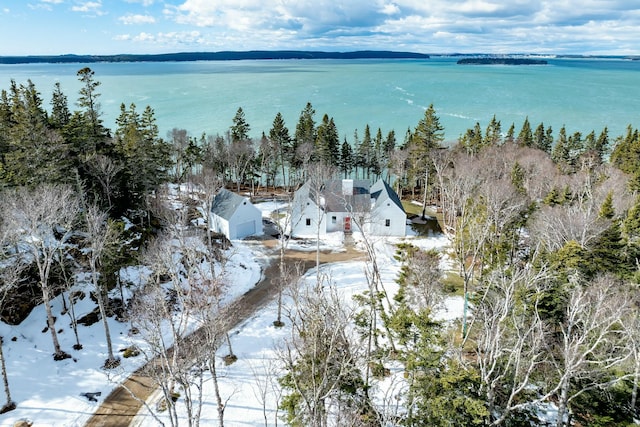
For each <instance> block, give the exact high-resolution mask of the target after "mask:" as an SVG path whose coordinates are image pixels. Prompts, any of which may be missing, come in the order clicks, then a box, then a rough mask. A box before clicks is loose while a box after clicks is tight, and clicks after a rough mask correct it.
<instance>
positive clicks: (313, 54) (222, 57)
mask: <svg viewBox="0 0 640 427" xmlns="http://www.w3.org/2000/svg"><path fill="white" fill-rule="evenodd" d="M246 59H265V60H269V59H271V60H273V59H429V55H427V54H423V53H414V52H394V51H386V50H380V51H377V50H361V51H355V52H319V51H304V50H277V51H265V50H252V51H224V52H179V53H163V54H140V55H137V54H122V55H29V56H0V64H73V63H97V62H186V61H237V60H246Z"/></svg>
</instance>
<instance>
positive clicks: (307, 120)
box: [292, 102, 316, 169]
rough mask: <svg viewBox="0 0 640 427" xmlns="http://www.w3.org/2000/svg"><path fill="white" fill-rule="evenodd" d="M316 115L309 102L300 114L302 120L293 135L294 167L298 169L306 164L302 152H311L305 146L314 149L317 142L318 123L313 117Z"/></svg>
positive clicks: (299, 120)
mask: <svg viewBox="0 0 640 427" xmlns="http://www.w3.org/2000/svg"><path fill="white" fill-rule="evenodd" d="M315 114H316V110H314V109H313V106H312V105H311V103H310V102H307V105H306V106H305V107H304V109H303V110H302V111H301V112H300V118H299V119H298V123H297V124H296V131H295V133H294V135H293V147H292V152H293V156H294V157H293V158H294V159H295V161H294V166H295V168H296V169H298V168H299V167H300V166H302V165H303V164H304V162H305V159H304V158H303V157H304V156H301V155H300V150H302V151H303V152H304V151H309V150H307V149H304V148H303V147H304V146H307V147H313V144H314V143H315V140H316V122H315V119H314V118H313V116H314V115H315Z"/></svg>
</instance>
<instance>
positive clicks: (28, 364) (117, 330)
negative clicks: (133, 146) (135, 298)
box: [0, 204, 462, 427]
mask: <svg viewBox="0 0 640 427" xmlns="http://www.w3.org/2000/svg"><path fill="white" fill-rule="evenodd" d="M260 207H261V208H262V209H263V211H264V212H265V216H267V215H268V212H270V211H272V210H273V209H275V207H274V206H273V205H271V204H264V205H261V206H260ZM408 239H410V240H411V242H412V243H413V244H415V245H419V246H421V247H424V248H442V247H444V246H446V245H447V240H446V239H445V238H444V237H442V236H431V237H428V238H424V239H422V238H415V237H408ZM393 243H394V240H380V242H376V244H375V245H374V247H375V248H376V251H377V256H378V263H379V266H380V268H381V271H382V272H383V281H384V283H385V286H386V287H388V288H387V291H388V292H390V293H393V292H395V286H396V285H395V279H396V275H397V273H398V270H399V268H400V265H399V263H398V261H396V260H395V259H394V258H393V255H394V251H395V249H394V246H393ZM325 245H326V247H325V248H326V249H331V248H333V249H338V248H339V247H340V245H341V241H340V238H339V237H338V238H336V239H335V240H332V239H329V240H328V241H327V242H326V244H325ZM314 248H315V245H314ZM289 249H302V248H300V247H296V245H295V244H292V245H290V246H289ZM266 261H267V254H266V249H265V247H264V246H263V245H262V244H261V243H260V242H240V241H234V242H233V247H232V256H231V260H230V262H229V263H228V265H227V271H228V272H229V275H228V277H230V278H233V283H231V284H230V286H229V287H228V289H229V295H228V298H229V300H232V299H234V298H236V297H238V296H240V295H242V294H243V293H245V292H246V291H247V290H248V289H250V288H251V287H252V286H254V285H255V283H257V282H258V280H259V279H260V274H261V270H262V268H263V267H264V263H265V262H266ZM364 267H365V265H364V262H362V261H356V262H348V263H334V264H326V265H324V266H322V267H321V268H322V269H323V270H325V271H328V272H330V276H331V277H332V280H333V282H334V283H335V286H336V288H337V289H338V290H339V291H340V292H342V293H343V295H344V298H345V300H349V301H350V297H351V295H353V294H356V293H360V292H362V291H363V290H364V289H366V288H367V285H366V282H365V275H364V274H363V270H364ZM126 274H127V275H128V280H130V281H131V282H133V283H137V282H139V281H140V280H144V276H145V274H146V271H145V269H144V268H142V267H141V268H129V269H127V271H126ZM314 275H315V272H314V271H310V272H308V273H307V277H313V276H314ZM305 280H306V279H304V278H303V280H302V281H301V283H303V282H304V281H305ZM53 307H54V312H55V313H56V314H57V315H58V320H57V325H58V327H59V329H61V330H62V333H61V334H60V340H61V344H62V348H63V350H65V351H67V352H68V353H70V354H72V356H73V358H72V359H67V360H64V361H59V362H54V361H53V358H52V352H53V351H52V348H53V347H52V343H51V337H50V334H49V333H48V332H43V329H44V327H45V324H46V321H45V319H46V316H45V313H44V308H43V307H37V308H36V309H35V310H33V312H32V313H31V314H30V315H29V317H28V318H27V319H26V320H25V321H24V322H22V324H20V325H18V326H9V325H6V324H4V323H0V335H1V336H2V337H4V340H5V341H4V342H5V344H4V351H5V357H6V359H7V371H8V376H9V382H10V386H11V393H12V399H13V400H14V401H15V402H16V403H17V409H16V410H14V411H11V412H9V413H6V414H3V415H0V426H12V425H13V424H14V423H15V422H16V421H18V420H22V419H24V420H29V421H31V422H33V423H34V426H38V427H39V426H82V425H84V424H85V422H86V421H87V420H88V419H89V417H90V416H91V415H92V413H93V412H94V411H95V410H96V408H97V407H98V405H99V404H100V402H101V401H102V400H103V399H104V398H105V397H106V396H107V395H108V394H109V392H110V390H111V389H113V388H114V387H115V385H116V384H117V383H118V382H120V381H121V380H122V379H123V378H125V377H126V375H127V374H128V373H129V372H131V371H133V370H134V369H135V368H137V367H138V366H139V365H140V364H142V362H143V360H142V359H141V358H130V359H124V358H122V364H121V366H120V367H119V368H118V369H116V370H115V372H113V371H111V372H107V371H104V370H102V369H101V366H102V363H103V362H104V360H105V358H106V348H105V347H106V345H105V339H104V331H103V328H102V324H101V323H100V322H98V323H95V324H94V325H92V326H90V327H83V326H81V327H80V328H79V333H80V343H81V344H82V345H83V348H82V350H79V351H76V350H73V349H72V346H73V344H74V343H75V337H74V334H73V331H72V329H71V328H70V326H69V325H70V320H69V318H68V317H66V316H60V312H61V309H62V300H61V298H60V297H58V298H56V299H55V300H54V303H53ZM94 307H95V305H94V303H93V302H92V301H90V299H89V298H88V297H86V298H85V299H84V300H82V301H79V302H78V303H77V304H76V305H75V311H76V316H77V317H80V316H82V315H84V314H86V313H87V312H89V311H91V310H93V308H94ZM461 313H462V300H461V298H449V299H447V300H446V301H445V304H444V306H443V308H442V311H441V313H440V317H441V318H446V319H451V318H456V317H459V316H460V315H461ZM275 319H276V305H275V303H273V304H270V305H268V306H267V307H265V308H264V309H263V310H261V311H260V312H258V313H256V314H255V316H254V317H252V318H250V319H247V320H246V321H245V322H244V323H242V324H241V325H239V326H238V327H237V328H236V329H235V330H233V331H232V334H231V337H232V342H233V347H234V353H235V354H236V355H237V356H238V361H237V362H236V363H234V364H232V365H230V366H228V367H224V366H222V367H221V369H220V373H219V374H220V377H221V380H220V383H221V387H222V396H223V398H225V399H228V402H227V406H226V411H225V425H227V426H229V427H234V426H256V425H266V424H268V425H274V424H275V419H276V417H277V416H278V413H277V410H276V398H277V394H278V392H277V390H272V389H270V388H268V389H265V387H270V386H269V378H270V377H271V378H273V376H274V375H277V373H275V372H274V369H275V365H276V364H275V363H274V359H275V354H276V353H275V349H276V347H277V346H278V343H279V341H280V340H281V339H282V338H283V337H284V336H285V335H286V334H287V333H288V331H287V327H286V325H285V327H284V328H275V327H274V326H273V324H272V322H273V321H274V320H275ZM110 328H111V333H112V337H113V343H114V348H115V349H117V350H118V349H124V348H126V347H128V346H130V345H131V344H134V343H136V339H135V337H132V336H129V335H128V329H129V325H128V324H126V323H125V324H123V323H118V322H116V321H115V320H113V319H110ZM138 344H141V343H138ZM225 351H226V349H225V348H222V349H221V350H220V354H221V355H222V354H225ZM221 365H222V364H221ZM107 373H108V374H109V375H107ZM206 385H207V386H211V382H210V381H209V382H207V383H206ZM210 388H211V387H208V388H206V389H205V400H206V403H205V404H204V407H203V411H202V418H201V425H203V426H208V425H214V424H216V420H217V411H216V407H215V404H214V399H213V392H212V391H211V390H210ZM86 392H100V393H101V395H100V396H99V397H98V398H97V400H98V401H97V402H89V401H88V399H87V398H85V397H83V396H81V393H86ZM155 398H159V396H156V397H155ZM152 399H153V397H152ZM178 402H180V401H178ZM151 406H152V407H153V405H151ZM280 424H282V423H281V422H280ZM135 425H137V426H140V427H143V426H144V427H147V426H148V427H151V426H156V425H157V422H156V421H155V420H153V418H152V417H151V416H149V415H148V413H146V410H145V409H143V410H142V411H141V412H140V414H139V416H138V417H137V419H136V421H135Z"/></svg>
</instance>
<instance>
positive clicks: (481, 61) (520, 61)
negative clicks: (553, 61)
mask: <svg viewBox="0 0 640 427" xmlns="http://www.w3.org/2000/svg"><path fill="white" fill-rule="evenodd" d="M458 64H462V65H496V64H497V65H547V61H545V60H544V59H532V58H498V57H491V58H486V57H485V58H462V59H459V60H458Z"/></svg>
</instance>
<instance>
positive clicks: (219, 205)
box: [211, 188, 248, 220]
mask: <svg viewBox="0 0 640 427" xmlns="http://www.w3.org/2000/svg"><path fill="white" fill-rule="evenodd" d="M247 201H248V199H247V198H246V197H242V196H241V195H239V194H236V193H234V192H231V191H229V190H227V189H224V188H223V189H221V190H220V191H219V192H218V194H216V196H215V197H214V198H213V202H212V203H211V212H213V213H214V214H216V215H218V216H219V217H221V218H224V219H227V220H228V219H230V218H231V217H232V216H233V214H234V213H235V211H236V210H237V209H238V206H240V205H241V204H243V203H246V202H247Z"/></svg>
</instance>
